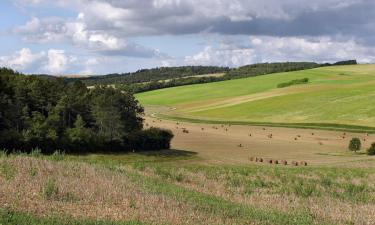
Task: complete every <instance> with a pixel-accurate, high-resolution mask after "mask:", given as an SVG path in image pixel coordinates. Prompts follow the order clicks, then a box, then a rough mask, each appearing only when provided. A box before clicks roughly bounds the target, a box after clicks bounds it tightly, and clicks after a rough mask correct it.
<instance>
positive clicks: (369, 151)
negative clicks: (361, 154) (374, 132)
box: [367, 143, 375, 155]
mask: <svg viewBox="0 0 375 225" xmlns="http://www.w3.org/2000/svg"><path fill="white" fill-rule="evenodd" d="M367 155H375V143H372V144H371V147H370V148H369V149H367Z"/></svg>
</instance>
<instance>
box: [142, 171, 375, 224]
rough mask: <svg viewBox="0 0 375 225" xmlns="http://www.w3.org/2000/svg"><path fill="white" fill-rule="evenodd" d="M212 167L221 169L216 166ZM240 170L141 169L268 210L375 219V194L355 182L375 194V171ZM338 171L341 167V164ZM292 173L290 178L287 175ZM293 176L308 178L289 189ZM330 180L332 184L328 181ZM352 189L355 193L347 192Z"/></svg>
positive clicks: (341, 218)
mask: <svg viewBox="0 0 375 225" xmlns="http://www.w3.org/2000/svg"><path fill="white" fill-rule="evenodd" d="M213 170H216V171H217V170H219V171H218V172H212V171H213ZM226 170H227V172H225V171H226ZM241 170H242V169H240V171H236V169H234V170H231V169H226V168H223V169H218V167H214V168H210V169H208V170H207V168H205V167H203V166H202V167H199V169H197V168H194V167H191V166H188V167H186V168H180V169H176V168H173V169H172V168H162V167H159V166H157V167H155V168H152V167H151V168H146V169H145V170H142V172H141V173H142V175H144V176H150V177H153V176H159V177H162V178H165V179H166V180H169V181H173V182H174V183H175V184H176V185H179V186H181V187H184V188H187V189H190V190H194V191H197V192H201V193H206V194H209V195H214V196H217V197H220V198H223V199H226V200H228V201H233V202H236V203H239V204H244V205H251V206H255V207H257V208H261V209H264V210H270V209H272V210H277V211H280V212H285V213H288V212H289V213H290V212H298V211H301V210H302V211H307V212H309V213H310V214H311V215H313V217H314V218H317V221H319V222H324V221H332V222H334V223H337V224H346V223H353V224H371V223H372V221H374V220H375V214H374V213H372V212H374V211H375V198H374V197H372V198H371V197H369V198H367V199H361V198H359V197H358V198H357V197H356V196H357V195H358V196H359V195H361V194H363V193H362V192H361V191H360V190H359V191H358V193H356V191H355V190H356V188H358V187H361V186H362V185H367V188H366V190H365V191H364V192H368V193H367V194H369V196H373V195H375V179H374V178H375V176H373V175H371V174H370V175H368V174H367V175H363V176H362V175H357V174H355V173H354V174H353V175H350V176H349V177H346V178H340V176H339V175H337V176H338V177H337V178H336V175H331V174H330V173H333V171H331V170H330V169H329V168H327V172H326V173H325V172H324V171H325V169H322V170H320V169H313V170H312V171H309V172H308V175H307V174H304V172H303V171H301V172H300V173H297V174H293V173H291V172H290V171H288V170H290V169H288V170H286V171H283V168H280V170H278V171H277V172H275V171H273V170H271V171H269V170H268V169H266V168H265V169H262V168H260V169H259V171H257V172H255V171H253V170H252V169H250V170H249V171H246V169H243V171H241ZM171 171H173V172H171ZM228 171H229V172H228ZM334 171H335V173H336V170H334ZM292 172H293V171H292ZM344 172H345V171H344ZM279 173H283V175H282V176H283V177H284V178H282V179H280V178H277V176H280V174H279ZM289 173H290V175H288V174H289ZM289 176H290V181H283V179H285V177H289ZM326 176H328V177H326ZM176 178H178V179H176ZM294 180H296V181H297V180H299V181H303V182H301V183H300V184H299V185H301V188H302V189H299V187H298V186H294V187H292V189H289V188H291V186H293V185H294V183H295V182H296V181H294ZM327 180H328V181H327ZM326 182H331V183H332V184H326ZM311 183H317V185H314V186H313V187H312V189H311V191H312V193H309V192H308V191H309V189H308V188H309V185H311ZM347 185H353V186H350V187H353V188H354V190H351V189H350V188H347ZM284 189H285V190H284ZM326 189H331V192H330V193H325V190H326ZM317 190H319V193H318V192H317ZM348 190H349V192H350V191H352V193H347V192H348ZM290 191H292V192H290ZM320 192H322V193H320ZM364 194H366V193H364ZM335 195H336V196H335ZM346 195H353V196H346ZM351 197H352V198H351ZM367 201H369V202H367Z"/></svg>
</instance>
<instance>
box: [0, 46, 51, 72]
mask: <svg viewBox="0 0 375 225" xmlns="http://www.w3.org/2000/svg"><path fill="white" fill-rule="evenodd" d="M44 56H45V53H44V52H40V53H35V54H33V53H32V52H31V50H30V49H29V48H22V49H21V50H20V51H17V52H15V53H14V54H13V55H11V56H0V65H1V66H5V67H10V68H13V69H16V70H25V69H28V68H30V67H31V66H33V65H34V64H35V63H37V62H38V61H40V60H41V59H42V58H43V57H44Z"/></svg>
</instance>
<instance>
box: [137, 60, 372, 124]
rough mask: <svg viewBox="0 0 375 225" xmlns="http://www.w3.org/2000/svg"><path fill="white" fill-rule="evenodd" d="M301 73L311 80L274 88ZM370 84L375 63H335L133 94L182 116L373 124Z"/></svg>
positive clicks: (212, 119)
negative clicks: (343, 64) (352, 64)
mask: <svg viewBox="0 0 375 225" xmlns="http://www.w3.org/2000/svg"><path fill="white" fill-rule="evenodd" d="M302 78H308V79H309V83H307V84H300V85H293V86H289V87H285V88H277V85H278V84H280V83H285V82H289V81H292V80H296V79H302ZM374 84H375V65H354V66H335V67H322V68H317V69H311V70H304V71H296V72H287V73H277V74H271V75H264V76H258V77H252V78H245V79H237V80H230V81H223V82H216V83H208V84H199V85H190V86H182V87H176V88H169V89H162V90H156V91H151V92H145V93H141V94H138V95H137V98H138V99H139V101H140V102H141V104H143V105H146V106H147V105H154V106H170V107H174V108H176V110H173V111H170V112H168V113H165V114H166V115H167V116H169V117H174V118H180V119H181V118H185V119H189V120H197V121H199V120H201V121H206V122H207V121H232V122H234V121H236V122H244V123H274V124H283V123H289V124H290V123H292V124H293V123H296V124H297V123H298V124H300V123H304V124H309V123H313V124H321V125H322V126H324V124H340V125H356V126H366V127H375V98H374V97H375V85H374ZM164 116H165V115H164Z"/></svg>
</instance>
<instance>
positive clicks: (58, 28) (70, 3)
mask: <svg viewBox="0 0 375 225" xmlns="http://www.w3.org/2000/svg"><path fill="white" fill-rule="evenodd" d="M0 42H1V45H0V67H1V66H5V67H10V68H13V69H15V70H17V71H20V72H23V73H27V74H31V73H41V74H52V75H66V74H69V75H97V74H108V73H123V72H132V71H136V70H138V69H143V68H154V67H161V66H183V65H212V66H227V67H238V66H242V65H247V64H253V63H262V62H283V61H315V62H335V61H340V60H348V59H357V60H358V62H360V63H375V1H374V0H1V1H0Z"/></svg>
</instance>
